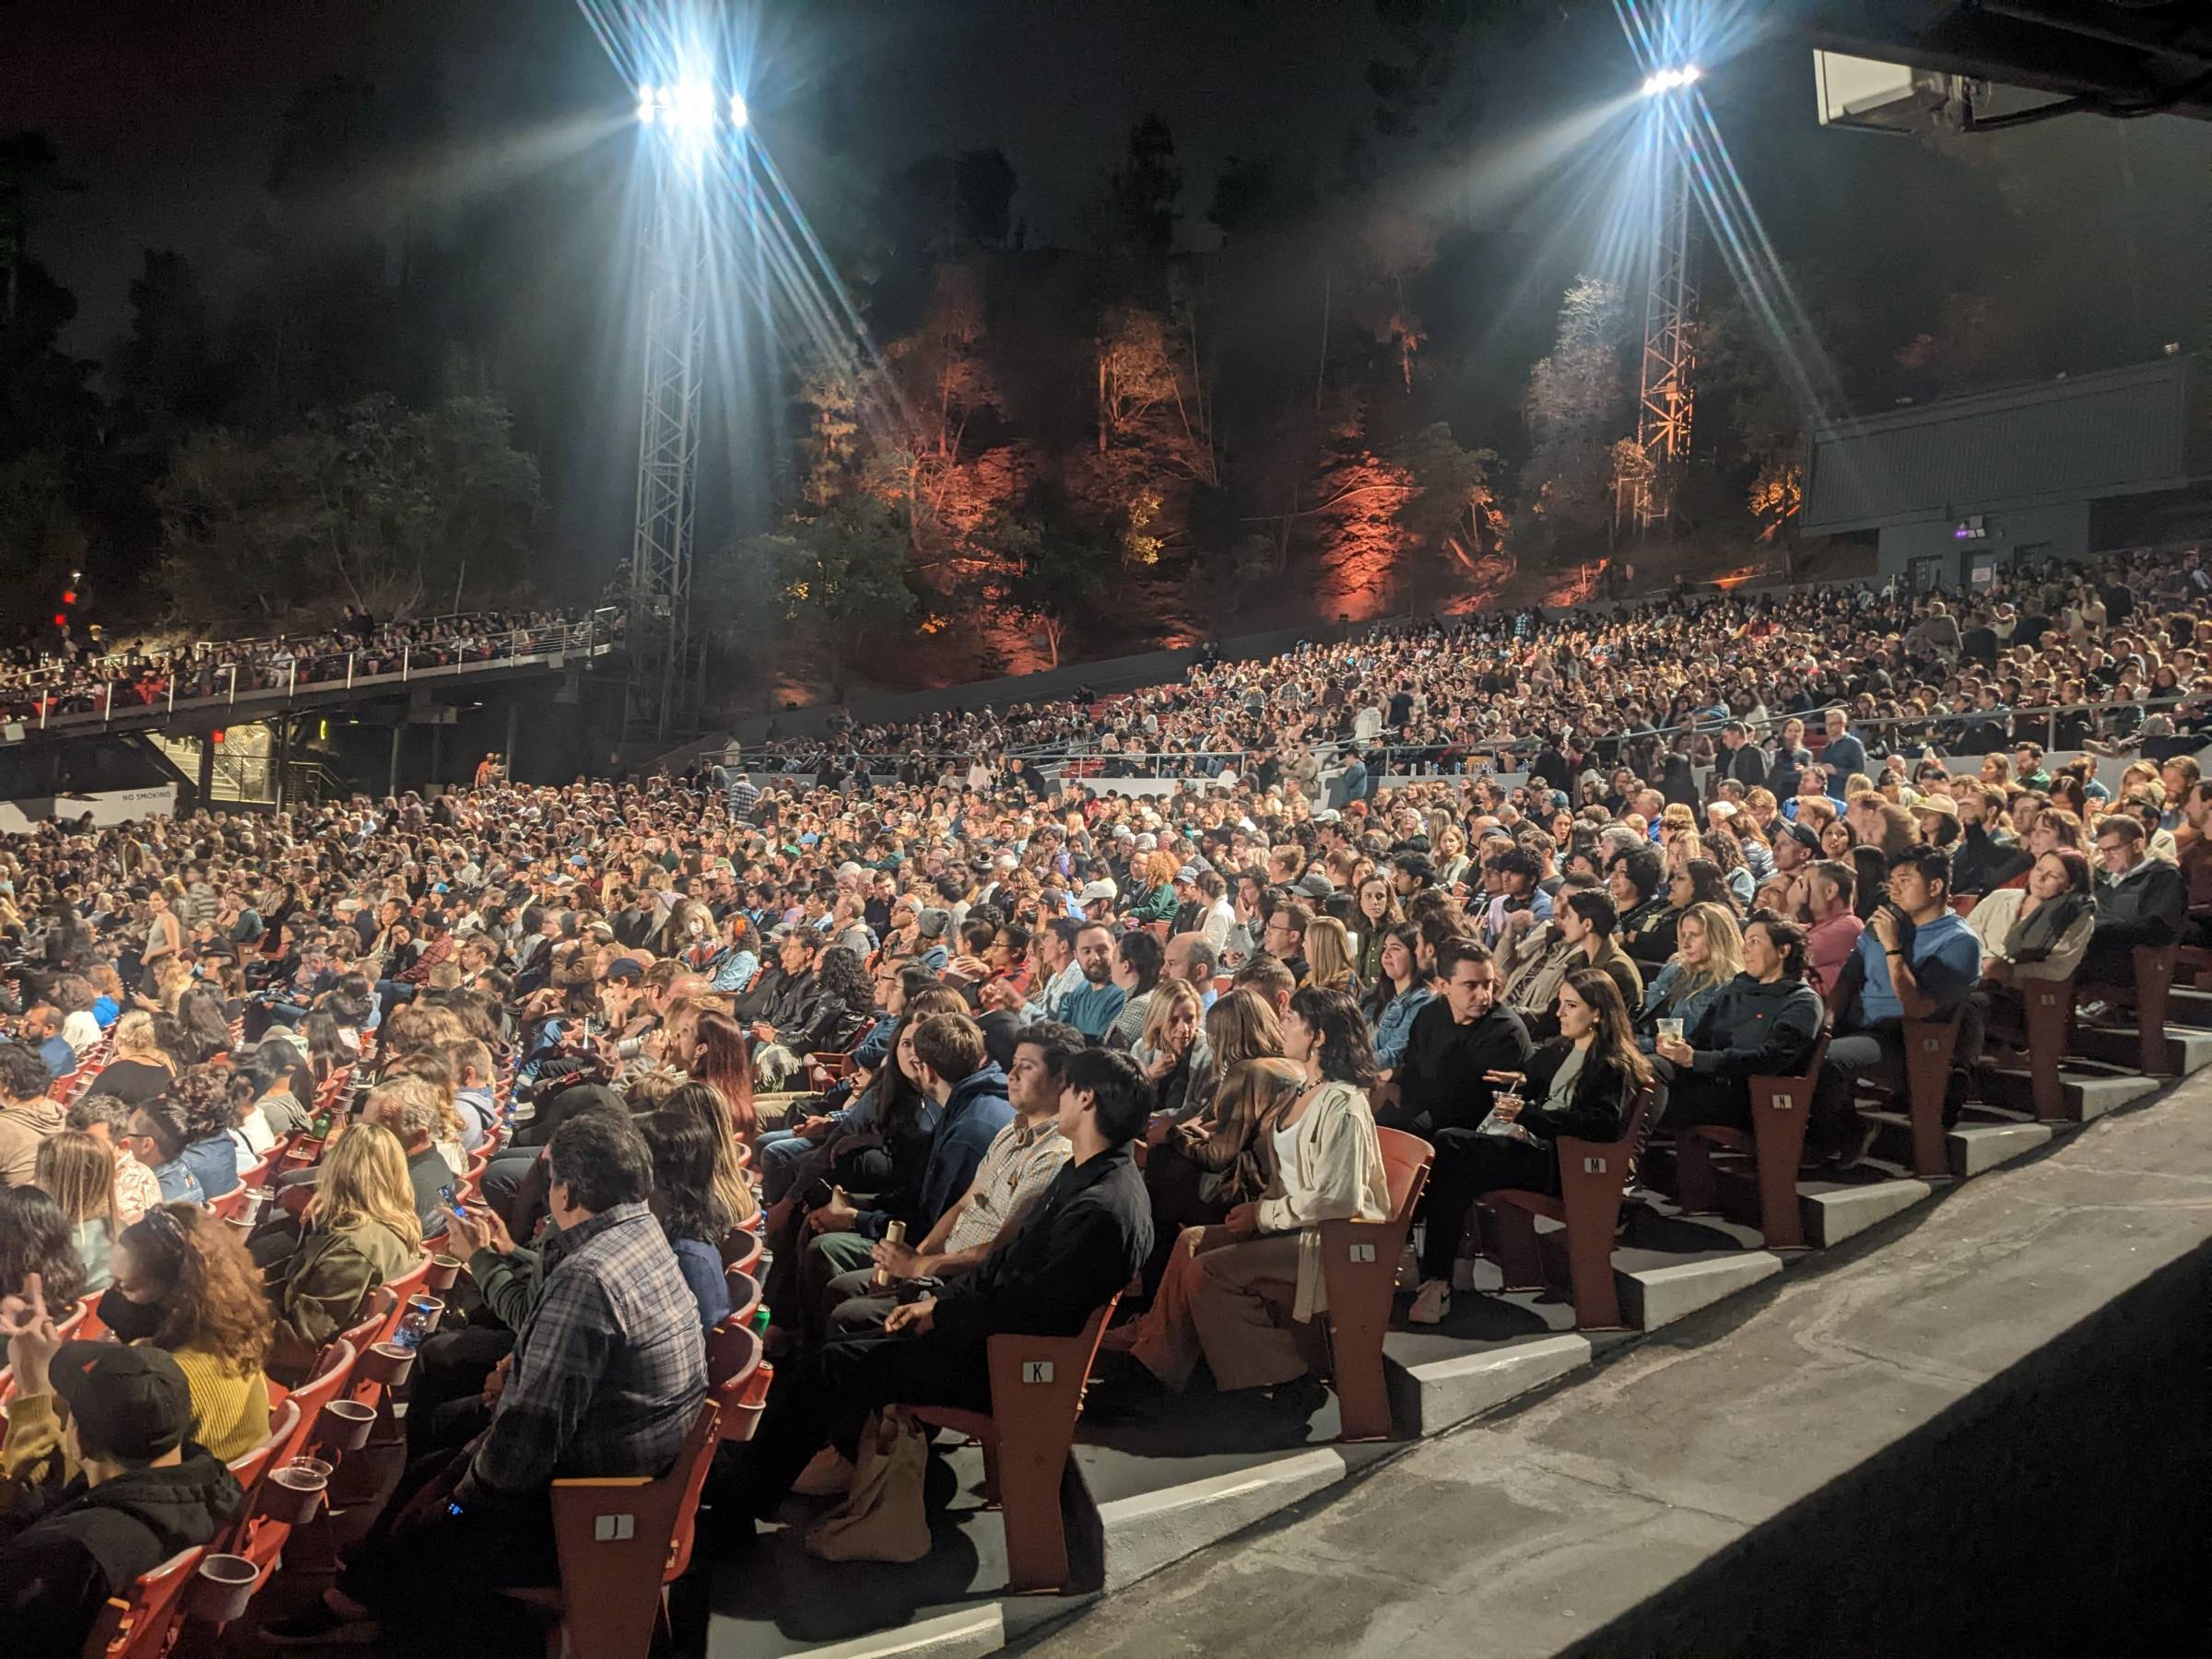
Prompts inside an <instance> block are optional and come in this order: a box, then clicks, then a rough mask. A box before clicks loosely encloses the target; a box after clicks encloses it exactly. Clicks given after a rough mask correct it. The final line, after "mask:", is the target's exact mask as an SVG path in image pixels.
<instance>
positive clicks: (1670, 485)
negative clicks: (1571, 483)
mask: <svg viewBox="0 0 2212 1659" xmlns="http://www.w3.org/2000/svg"><path fill="white" fill-rule="evenodd" d="M1662 127H1663V136H1662V138H1661V141H1660V144H1659V147H1658V151H1657V154H1656V155H1655V156H1654V158H1653V164H1652V165H1653V174H1654V178H1653V192H1654V200H1653V215H1652V218H1653V229H1652V243H1651V249H1650V256H1649V259H1648V260H1647V262H1646V265H1645V271H1646V277H1645V283H1644V300H1643V354H1642V357H1641V361H1640V370H1639V385H1638V391H1637V405H1636V451H1637V454H1636V455H1634V456H1630V455H1628V454H1625V453H1624V454H1623V455H1622V457H1621V460H1620V465H1619V466H1618V470H1617V472H1616V475H1615V480H1614V491H1615V493H1614V502H1615V506H1614V516H1615V519H1616V521H1617V522H1627V523H1631V524H1634V525H1635V526H1636V527H1637V528H1638V529H1639V530H1649V529H1650V528H1651V527H1652V526H1653V524H1664V523H1665V522H1666V521H1667V520H1668V519H1669V518H1671V517H1672V516H1673V513H1674V505H1675V489H1676V487H1677V485H1678V484H1679V483H1680V482H1681V475H1682V469H1683V468H1684V467H1685V466H1686V465H1688V461H1689V440H1690V428H1691V423H1692V419H1693V417H1694V416H1695V414H1696V410H1697V386H1696V380H1697V344H1696V336H1695V330H1696V324H1697V315H1698V280H1697V270H1696V256H1697V250H1696V245H1695V242H1694V241H1693V236H1692V230H1691V218H1690V202H1689V187H1690V179H1689V169H1690V160H1689V153H1688V146H1687V144H1685V143H1684V142H1683V141H1682V138H1683V135H1681V134H1680V133H1679V132H1677V130H1676V128H1677V120H1676V119H1675V117H1674V114H1673V112H1672V111H1663V112H1662Z"/></svg>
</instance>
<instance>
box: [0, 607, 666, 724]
mask: <svg viewBox="0 0 2212 1659" xmlns="http://www.w3.org/2000/svg"><path fill="white" fill-rule="evenodd" d="M621 625H622V614H621V612H620V611H619V610H618V609H617V608H616V607H614V606H602V607H601V608H599V609H597V610H594V611H593V612H591V613H590V614H588V615H587V616H585V617H584V618H582V620H580V621H574V622H554V623H547V624H544V625H542V626H540V627H538V628H535V629H511V630H509V631H507V632H506V633H504V634H500V635H497V636H485V637H483V638H481V639H480V640H477V642H476V643H473V644H469V645H466V646H464V644H463V641H468V640H471V639H474V638H476V636H472V635H469V634H463V635H458V636H455V637H453V638H452V639H449V640H444V641H437V642H434V643H431V644H429V645H424V646H420V647H418V646H417V645H415V644H414V643H413V642H412V641H409V642H406V643H404V644H402V645H400V646H398V647H396V648H383V647H380V648H373V649H371V650H366V651H363V650H355V651H350V652H347V653H344V654H343V655H341V654H338V653H317V654H315V655H313V656H311V657H308V658H305V659H302V658H300V657H297V656H287V657H285V658H283V659H282V660H281V661H278V660H275V659H272V660H270V661H268V662H265V663H262V664H258V665H251V666H250V667H249V668H248V670H247V672H246V674H245V675H244V676H243V677H242V678H241V675H240V673H239V665H238V664H237V663H235V662H226V663H210V664H206V665H201V666H200V667H199V668H198V670H197V672H196V673H195V674H194V676H193V681H194V687H195V689H194V690H193V691H191V692H188V693H187V694H185V695H183V696H179V695H178V688H177V680H178V676H176V675H173V674H172V675H169V676H167V677H155V678H153V679H150V680H138V679H134V680H132V681H130V682H128V683H127V684H125V685H124V690H125V696H124V699H122V700H121V701H120V704H119V702H118V700H117V699H116V697H115V695H114V691H115V687H116V685H117V684H118V683H119V682H116V681H108V682H106V683H105V684H103V685H99V686H82V687H79V688H76V689H74V690H71V691H68V692H65V693H58V694H57V693H53V692H51V691H49V692H47V693H46V694H43V695H37V696H33V697H30V698H28V699H24V698H19V697H11V696H9V695H7V689H8V688H0V722H5V723H9V724H21V725H23V726H25V727H27V728H35V729H36V730H38V731H41V732H47V731H53V732H78V731H99V730H101V729H103V728H105V727H107V726H109V725H112V724H116V721H117V719H118V715H119V713H120V716H121V717H122V718H123V719H125V720H128V719H131V718H133V717H135V716H139V715H143V714H146V713H147V712H150V711H152V710H153V709H154V707H155V705H156V703H159V705H160V712H161V714H162V716H163V717H164V718H166V717H167V716H169V715H171V714H174V713H175V712H177V711H178V710H180V709H182V710H184V711H186V712H191V711H193V710H196V709H205V708H211V707H216V706H221V707H223V708H226V709H228V708H230V707H233V706H236V705H238V704H239V703H240V702H241V700H243V702H244V703H246V704H247V705H249V706H253V705H259V704H264V703H269V702H278V701H283V700H288V699H290V698H292V697H294V696H297V695H298V694H299V692H300V690H301V689H302V688H305V689H307V690H311V691H317V690H331V689H337V688H343V689H345V690H347V691H354V690H359V689H361V688H365V687H372V686H373V687H382V686H389V685H405V684H409V683H411V682H413V681H416V680H427V679H436V678H452V677H460V676H463V675H466V674H469V673H472V672H475V671H477V670H480V669H491V668H500V667H507V666H512V665H517V664H522V663H528V662H534V661H537V660H541V659H543V658H547V657H552V656H559V655H565V654H567V653H570V652H572V651H582V652H583V653H586V654H589V655H592V656H600V655H604V654H606V653H608V652H610V651H612V650H613V649H614V647H615V645H616V643H617V641H618V639H619V637H620V634H621V631H622V627H621ZM464 651H465V654H462V653H463V652H464ZM423 654H427V655H428V656H429V658H430V659H431V660H429V661H428V662H424V661H421V660H419V656H420V655H423ZM447 659H450V660H447ZM303 660H304V661H305V662H306V664H307V669H306V672H304V673H302V671H301V667H300V665H301V662H302V661H303ZM24 689H27V690H37V689H38V688H24ZM67 703H76V704H81V705H84V706H82V707H79V708H76V709H67V710H64V711H63V712H56V710H57V705H62V704H67Z"/></svg>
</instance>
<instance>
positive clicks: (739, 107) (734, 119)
mask: <svg viewBox="0 0 2212 1659" xmlns="http://www.w3.org/2000/svg"><path fill="white" fill-rule="evenodd" d="M752 118H753V117H752V112H751V111H749V110H747V108H746V107H745V94H744V93H742V92H733V93H731V94H730V124H731V125H732V126H734V127H739V128H742V127H744V126H745V125H746V124H747V123H748V122H750V121H751V120H752Z"/></svg>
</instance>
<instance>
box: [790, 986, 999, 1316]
mask: <svg viewBox="0 0 2212 1659" xmlns="http://www.w3.org/2000/svg"><path fill="white" fill-rule="evenodd" d="M914 1064H915V1068H916V1070H917V1072H918V1073H919V1076H918V1077H917V1078H916V1081H917V1082H918V1083H919V1084H920V1086H921V1088H922V1091H923V1092H924V1094H926V1095H928V1096H929V1098H930V1099H931V1100H935V1102H936V1103H937V1108H938V1110H937V1128H936V1133H935V1135H933V1136H931V1138H930V1143H929V1158H928V1159H927V1161H926V1162H924V1164H923V1166H922V1173H921V1178H920V1180H919V1181H917V1182H913V1183H912V1184H911V1185H908V1186H905V1187H902V1188H899V1189H895V1190H893V1191H891V1192H888V1193H879V1194H877V1196H876V1199H875V1203H876V1205H877V1206H878V1207H877V1208H873V1209H865V1210H864V1209H861V1208H859V1207H858V1206H855V1205H853V1203H852V1202H851V1201H850V1200H848V1199H847V1198H846V1196H845V1194H843V1193H842V1192H841V1191H839V1192H835V1193H833V1194H831V1195H830V1202H829V1203H828V1204H826V1205H824V1206H821V1207H820V1208H819V1209H818V1210H816V1211H815V1212H814V1213H813V1215H812V1216H810V1217H809V1218H808V1219H807V1225H808V1226H809V1227H810V1228H811V1229H812V1230H813V1231H814V1234H815V1236H814V1238H813V1239H811V1240H809V1241H808V1242H807V1245H806V1254H805V1256H804V1257H802V1258H801V1260H800V1263H799V1299H798V1300H799V1313H800V1320H801V1324H800V1327H799V1328H800V1330H802V1331H803V1332H804V1333H805V1335H806V1336H807V1337H808V1338H809V1339H811V1340H814V1341H819V1340H821V1339H822V1337H823V1336H824V1335H825V1334H826V1333H825V1332H824V1331H823V1330H822V1329H821V1328H820V1327H821V1315H822V1310H823V1305H824V1292H825V1291H826V1290H827V1288H828V1287H829V1284H830V1280H831V1279H833V1278H835V1277H837V1276H838V1275H839V1274H841V1273H850V1272H852V1271H853V1270H854V1269H855V1268H859V1267H865V1266H866V1265H868V1263H869V1262H870V1261H871V1260H873V1259H874V1256H875V1252H876V1241H877V1240H878V1239H881V1238H882V1237H884V1235H885V1231H886V1230H887V1229H888V1227H889V1225H890V1224H891V1223H892V1222H893V1221H901V1222H904V1223H905V1225H906V1240H907V1242H908V1243H910V1244H912V1243H916V1242H918V1241H921V1240H922V1239H924V1238H926V1237H927V1236H928V1234H929V1230H930V1229H931V1228H933V1227H935V1225H936V1224H937V1218H938V1217H940V1216H942V1215H943V1214H944V1213H945V1212H946V1211H947V1209H949V1208H951V1207H952V1206H953V1204H954V1203H955V1202H957V1201H958V1200H959V1198H960V1196H961V1195H962V1194H965V1193H966V1192H967V1191H968V1187H969V1183H970V1182H972V1181H973V1180H974V1178H975V1170H976V1166H977V1165H978V1164H980V1163H982V1160H983V1153H984V1152H985V1150H986V1149H988V1148H989V1147H990V1145H991V1142H992V1140H993V1138H994V1136H996V1135H997V1134H998V1132H999V1131H1000V1130H1001V1129H1004V1128H1005V1127H1006V1125H1007V1124H1010V1123H1012V1122H1013V1121H1014V1108H1013V1106H1012V1105H1011V1104H1010V1103H1009V1102H1008V1100H1007V1099H1006V1073H1005V1072H1003V1071H1001V1070H1000V1069H999V1067H998V1066H997V1065H996V1064H995V1063H994V1062H993V1061H991V1060H990V1059H989V1058H988V1057H986V1055H985V1054H984V1052H983V1030H982V1027H981V1026H979V1025H977V1024H976V1023H975V1021H974V1020H972V1019H971V1018H968V1017H967V1016H966V1015H965V1014H933V1015H931V1016H930V1017H929V1018H927V1019H924V1021H922V1023H921V1024H919V1025H917V1026H916V1027H915V1028H914Z"/></svg>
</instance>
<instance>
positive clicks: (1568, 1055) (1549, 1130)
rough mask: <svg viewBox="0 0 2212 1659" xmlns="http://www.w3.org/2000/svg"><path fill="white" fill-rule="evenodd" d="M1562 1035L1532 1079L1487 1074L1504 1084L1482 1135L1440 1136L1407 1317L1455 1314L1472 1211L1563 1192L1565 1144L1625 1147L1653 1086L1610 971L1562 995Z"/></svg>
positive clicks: (1450, 1132)
mask: <svg viewBox="0 0 2212 1659" xmlns="http://www.w3.org/2000/svg"><path fill="white" fill-rule="evenodd" d="M1484 1077H1485V1079H1486V1080H1487V1081H1488V1082H1491V1083H1495V1084H1497V1085H1499V1093H1498V1095H1497V1098H1496V1100H1495V1101H1494V1103H1493V1104H1492V1106H1491V1108H1490V1114H1489V1116H1488V1117H1487V1118H1485V1119H1484V1120H1483V1121H1482V1123H1481V1124H1479V1125H1478V1126H1477V1127H1476V1128H1473V1129H1465V1128H1450V1129H1440V1130H1438V1131H1437V1132H1436V1135H1435V1140H1436V1161H1435V1163H1434V1164H1433V1166H1431V1168H1430V1172H1429V1195H1428V1199H1427V1204H1426V1214H1427V1218H1428V1219H1427V1229H1426V1232H1425V1234H1424V1236H1423V1241H1422V1250H1421V1288H1420V1289H1419V1291H1418V1293H1417V1294H1416V1295H1415V1297H1414V1299H1413V1307H1412V1308H1411V1310H1410V1311H1409V1312H1407V1314H1406V1318H1407V1319H1408V1320H1410V1321H1411V1322H1412V1323H1413V1324H1424V1325H1432V1324H1441V1323H1442V1321H1443V1318H1444V1315H1445V1314H1446V1313H1448V1312H1451V1309H1452V1263H1453V1259H1454V1258H1455V1257H1457V1255H1458V1254H1459V1241H1460V1236H1461V1234H1463V1233H1464V1232H1465V1230H1466V1225H1467V1212H1468V1211H1469V1210H1470V1209H1472V1208H1473V1207H1474V1206H1475V1204H1476V1201H1477V1200H1478V1199H1479V1198H1480V1197H1481V1196H1482V1195H1483V1194H1485V1193H1494V1192H1498V1191H1500V1190H1503V1189H1506V1188H1523V1189H1526V1190H1528V1191H1532V1192H1538V1193H1555V1194H1556V1193H1557V1192H1558V1191H1559V1154H1558V1152H1557V1151H1556V1150H1555V1148H1554V1147H1553V1144H1552V1143H1553V1142H1554V1141H1555V1140H1556V1139H1557V1138H1558V1137H1559V1136H1560V1135H1571V1136H1573V1137H1575V1138H1576V1139H1578V1140H1593V1141H1609V1140H1618V1138H1619V1137H1620V1134H1621V1131H1622V1130H1623V1129H1624V1128H1625V1127H1626V1126H1627V1124H1628V1121H1629V1113H1630V1110H1631V1108H1632V1107H1633V1106H1634V1104H1635V1100H1636V1094H1637V1091H1638V1090H1639V1089H1641V1088H1643V1087H1644V1086H1645V1085H1646V1084H1648V1083H1650V1082H1651V1080H1652V1067H1651V1063H1650V1062H1649V1061H1648V1060H1646V1059H1645V1058H1644V1057H1643V1055H1642V1054H1641V1053H1638V1052H1637V1049H1636V1037H1635V1032H1634V1030H1633V1028H1632V1027H1630V1024H1629V1009H1628V1005H1627V1004H1626V1003H1625V1002H1623V1001H1622V1000H1621V995H1620V987H1619V986H1618V985H1616V984H1615V983H1614V982H1613V981H1612V978H1611V976H1610V975H1608V974H1607V973H1606V972H1605V971H1603V970H1602V969H1597V968H1577V969H1575V970H1574V971H1573V972H1571V973H1570V974H1569V975H1568V976H1567V982H1566V983H1565V984H1563V985H1561V986H1560V987H1559V1038H1558V1040H1557V1041H1552V1042H1548V1043H1546V1044H1545V1045H1544V1046H1543V1047H1542V1048H1540V1049H1538V1050H1536V1052H1535V1053H1534V1054H1532V1055H1530V1056H1529V1061H1528V1070H1527V1072H1526V1073H1525V1074H1524V1073H1521V1072H1509V1071H1494V1072H1486V1073H1485V1074H1484Z"/></svg>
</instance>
